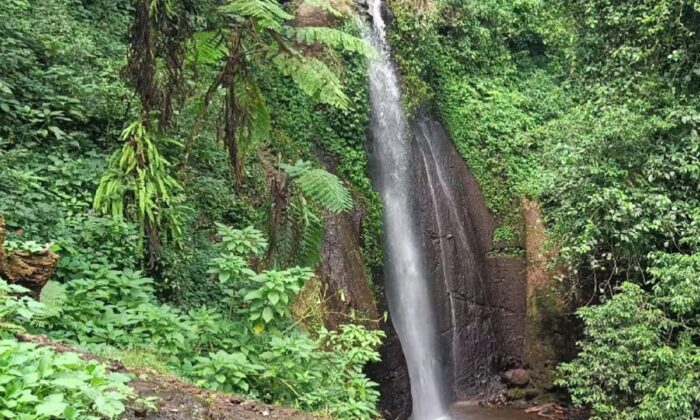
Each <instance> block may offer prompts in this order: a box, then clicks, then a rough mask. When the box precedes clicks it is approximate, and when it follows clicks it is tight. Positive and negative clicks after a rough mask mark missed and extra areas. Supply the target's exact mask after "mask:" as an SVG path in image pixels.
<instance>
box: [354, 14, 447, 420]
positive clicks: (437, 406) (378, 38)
mask: <svg viewBox="0 0 700 420" xmlns="http://www.w3.org/2000/svg"><path fill="white" fill-rule="evenodd" d="M381 8H382V3H381V0H370V1H369V13H370V15H371V16H372V20H373V27H372V29H368V30H367V31H366V34H365V38H366V39H367V40H368V41H369V42H370V43H371V44H372V45H373V46H374V47H375V49H376V50H377V51H378V52H379V58H378V59H376V60H372V61H371V62H370V65H369V79H370V99H371V104H372V115H373V121H372V133H373V138H374V142H373V144H374V154H375V161H376V166H377V170H378V176H379V179H378V187H379V189H380V192H381V195H382V200H383V202H384V229H385V243H386V245H385V249H386V253H387V280H386V291H387V298H388V301H389V309H390V310H391V315H392V316H391V318H392V321H393V323H394V327H395V328H396V331H397V333H398V335H399V339H400V340H401V347H402V349H403V352H404V355H405V357H406V364H407V365H408V372H409V376H410V380H411V395H412V399H413V415H412V417H413V419H415V420H433V419H438V418H444V417H445V416H446V413H447V409H446V405H445V401H444V395H445V393H444V390H443V387H442V374H441V372H440V363H439V360H438V356H437V355H438V350H437V349H438V346H437V328H436V322H435V316H434V313H435V311H434V308H433V302H432V298H431V296H432V294H431V288H430V285H429V277H428V276H427V275H426V272H425V269H424V267H423V256H422V255H421V246H420V241H419V235H418V233H419V232H417V231H416V220H414V217H413V211H412V205H411V203H412V202H413V200H412V194H415V191H416V188H415V185H413V183H414V178H413V176H412V174H413V170H412V165H413V159H414V157H413V153H412V145H411V137H410V136H409V135H408V126H407V124H406V119H405V117H404V115H403V111H402V108H401V94H400V91H399V85H398V81H397V77H396V72H395V71H394V68H393V66H392V63H391V58H390V52H389V48H388V45H387V42H386V29H385V24H384V20H383V17H382V13H381Z"/></svg>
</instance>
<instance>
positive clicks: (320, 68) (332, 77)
mask: <svg viewBox="0 0 700 420" xmlns="http://www.w3.org/2000/svg"><path fill="white" fill-rule="evenodd" d="M272 63H273V64H274V65H275V66H276V67H277V69H278V70H279V71H280V72H281V73H282V74H284V75H285V76H289V77H291V78H292V80H294V82H295V83H296V84H297V85H298V86H299V88H301V90H302V91H304V93H306V94H307V95H309V96H311V97H313V98H316V99H318V100H319V101H321V102H323V103H326V104H329V105H332V106H335V107H337V108H341V109H346V108H347V107H348V106H349V104H350V100H349V99H348V97H347V95H345V92H343V84H342V82H341V81H340V79H339V78H338V76H337V75H336V74H335V73H333V71H331V70H330V69H329V68H328V66H326V64H325V63H323V62H322V61H320V60H318V59H316V58H312V57H303V56H301V55H290V54H287V53H278V54H274V55H273V56H272Z"/></svg>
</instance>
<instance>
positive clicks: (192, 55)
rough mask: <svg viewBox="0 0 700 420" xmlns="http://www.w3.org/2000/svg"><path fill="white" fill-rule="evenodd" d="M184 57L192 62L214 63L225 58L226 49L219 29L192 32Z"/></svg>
mask: <svg viewBox="0 0 700 420" xmlns="http://www.w3.org/2000/svg"><path fill="white" fill-rule="evenodd" d="M188 44H189V45H188V51H187V55H186V57H185V59H186V60H187V62H188V63H194V64H215V63H218V62H219V61H221V60H223V59H224V58H226V54H227V53H228V49H227V48H226V40H225V39H224V36H223V34H222V33H221V31H202V32H195V33H194V34H192V37H191V38H190V41H189V43H188Z"/></svg>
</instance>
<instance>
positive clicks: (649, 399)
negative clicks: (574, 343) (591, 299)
mask: <svg viewBox="0 0 700 420" xmlns="http://www.w3.org/2000/svg"><path fill="white" fill-rule="evenodd" d="M657 258H658V260H659V265H657V266H656V267H654V268H653V269H651V270H650V272H651V273H652V275H654V276H659V277H655V282H656V284H655V285H654V292H653V293H648V292H645V291H644V290H643V289H642V288H641V287H639V286H637V285H635V284H632V283H624V284H623V285H622V286H621V289H620V291H619V292H618V293H617V294H616V295H615V296H614V297H613V298H611V299H610V300H608V301H606V302H604V303H603V304H601V305H599V306H595V307H589V308H584V309H581V310H580V312H579V314H580V315H581V317H582V318H583V319H584V321H585V323H586V340H585V341H583V342H582V343H581V352H580V354H579V356H578V358H577V359H576V360H575V361H574V362H572V363H566V364H563V365H562V366H561V373H562V374H564V375H565V377H564V379H563V380H562V381H561V384H563V385H566V386H567V387H568V388H569V389H570V390H571V391H572V397H573V399H574V401H575V402H576V403H579V404H586V405H589V406H590V407H591V408H592V409H593V413H594V418H619V419H659V418H674V419H685V418H694V417H697V415H698V413H699V412H700V399H699V398H698V395H697V392H695V390H697V389H698V387H699V386H700V375H698V368H700V347H698V345H697V342H696V338H697V336H698V334H699V333H700V324H698V322H697V316H695V315H694V314H697V313H698V310H699V309H700V306H698V299H697V298H696V297H697V294H696V295H694V297H693V295H687V294H686V293H687V292H688V291H689V290H688V289H687V287H688V286H690V287H691V288H692V289H697V284H696V283H697V275H698V269H699V268H700V266H699V265H698V258H697V255H692V256H683V257H680V258H679V257H678V256H673V255H669V254H663V255H659V256H658V257H657ZM689 262H690V263H691V265H689V266H686V265H685V264H686V263H689ZM693 284H694V285H693ZM684 286H685V287H684ZM669 303H670V304H671V305H669ZM669 309H670V310H669Z"/></svg>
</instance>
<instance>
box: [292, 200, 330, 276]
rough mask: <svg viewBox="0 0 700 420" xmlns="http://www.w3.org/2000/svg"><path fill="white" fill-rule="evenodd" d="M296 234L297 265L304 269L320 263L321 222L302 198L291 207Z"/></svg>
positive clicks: (322, 227) (323, 231) (322, 232)
mask: <svg viewBox="0 0 700 420" xmlns="http://www.w3.org/2000/svg"><path fill="white" fill-rule="evenodd" d="M292 213H293V214H294V217H295V219H296V224H297V232H298V238H297V240H298V243H299V248H298V258H297V263H298V264H299V265H301V266H304V267H315V266H316V265H317V264H318V263H319V261H321V245H322V242H323V236H324V234H325V229H324V226H323V220H322V219H321V218H320V217H319V216H318V215H317V214H316V213H315V212H314V210H313V208H312V207H311V206H309V205H308V203H307V202H306V200H304V199H303V198H302V199H301V200H299V203H298V204H293V205H292Z"/></svg>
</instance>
